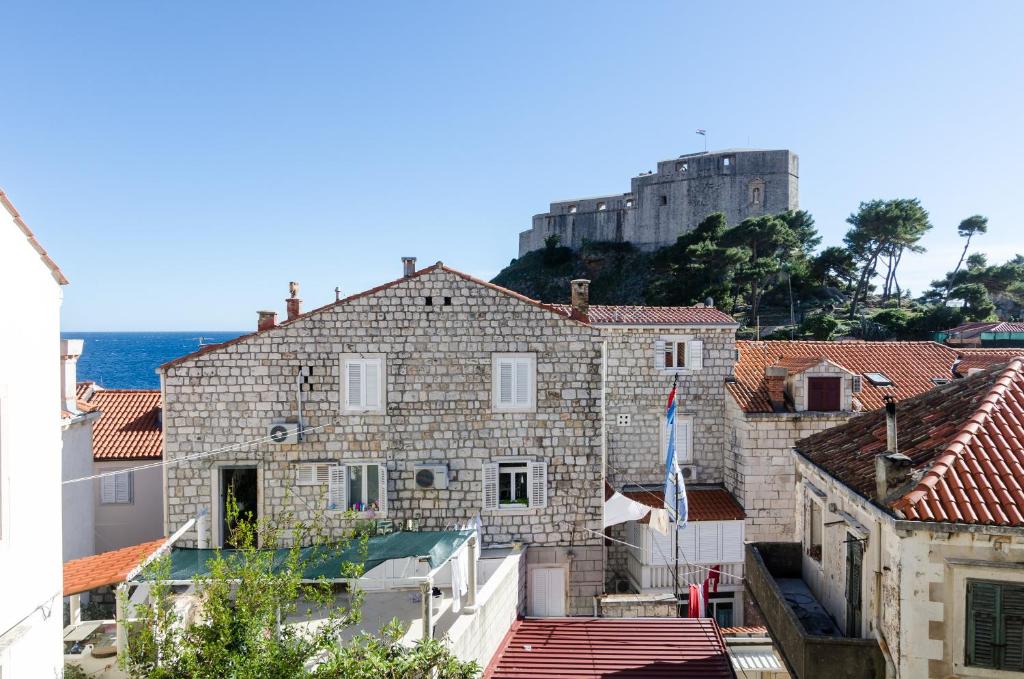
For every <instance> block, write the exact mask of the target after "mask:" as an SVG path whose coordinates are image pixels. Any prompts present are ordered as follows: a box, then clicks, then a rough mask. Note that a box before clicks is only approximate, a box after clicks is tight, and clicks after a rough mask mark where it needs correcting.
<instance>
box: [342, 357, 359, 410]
mask: <svg viewBox="0 0 1024 679" xmlns="http://www.w3.org/2000/svg"><path fill="white" fill-rule="evenodd" d="M345 405H346V406H347V407H349V408H362V407H363V364H362V363H360V362H358V361H349V362H347V363H346V364H345Z"/></svg>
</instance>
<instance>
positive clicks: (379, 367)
mask: <svg viewBox="0 0 1024 679" xmlns="http://www.w3.org/2000/svg"><path fill="white" fill-rule="evenodd" d="M341 373H342V387H341V397H342V404H343V405H344V410H345V411H347V412H371V413H372V412H383V411H384V405H385V403H384V402H385V398H386V382H385V363H384V357H383V356H381V355H376V356H373V355H370V356H367V355H365V354H363V355H351V354H346V355H344V356H342V358H341Z"/></svg>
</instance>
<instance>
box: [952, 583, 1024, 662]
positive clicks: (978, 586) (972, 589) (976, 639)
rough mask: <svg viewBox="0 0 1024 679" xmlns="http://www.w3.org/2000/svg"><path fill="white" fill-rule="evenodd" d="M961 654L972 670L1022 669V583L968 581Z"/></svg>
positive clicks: (1023, 623)
mask: <svg viewBox="0 0 1024 679" xmlns="http://www.w3.org/2000/svg"><path fill="white" fill-rule="evenodd" d="M964 653H965V655H966V657H965V658H964V662H965V663H966V664H967V665H969V666H972V667H990V668H992V669H997V670H1018V671H1020V670H1024V584H1020V583H1008V582H988V581H983V580H968V581H967V639H966V641H965V644H964Z"/></svg>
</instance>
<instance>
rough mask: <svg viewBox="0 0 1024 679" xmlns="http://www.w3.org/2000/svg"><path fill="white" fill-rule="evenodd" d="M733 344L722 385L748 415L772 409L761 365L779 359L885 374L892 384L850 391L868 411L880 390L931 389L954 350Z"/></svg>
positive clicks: (904, 394) (925, 345) (928, 345)
mask: <svg viewBox="0 0 1024 679" xmlns="http://www.w3.org/2000/svg"><path fill="white" fill-rule="evenodd" d="M736 348H737V351H738V353H739V360H738V361H737V362H736V366H735V368H734V375H735V378H736V381H735V382H730V383H728V384H727V387H728V389H729V392H730V393H731V394H732V396H733V398H734V399H736V403H737V404H739V406H740V408H742V409H743V410H744V411H746V412H748V413H770V412H773V409H772V404H771V401H770V400H769V399H768V386H767V385H766V384H765V381H764V376H765V368H768V367H769V366H773V365H779V364H780V361H783V362H786V363H789V362H799V361H798V360H797V359H801V358H807V359H809V358H824V359H827V360H829V361H832V362H833V363H835V364H837V365H839V366H842V367H843V368H844V369H846V370H849V371H850V372H852V373H854V374H857V375H862V374H864V373H867V372H882V373H885V374H886V375H888V376H889V378H891V379H892V381H893V386H891V387H875V386H873V385H872V384H871V383H870V382H869V381H868V380H866V379H865V380H862V391H861V392H860V393H859V394H855V395H854V398H855V399H856V400H857V402H858V404H859V405H860V406H861V407H862V408H863V409H866V410H872V409H874V408H880V407H881V406H882V397H883V396H884V395H885V394H892V395H893V396H895V397H896V398H898V399H904V398H909V397H911V396H916V395H917V394H920V393H923V392H925V391H928V390H929V389H931V388H932V387H934V386H935V383H934V382H932V378H933V377H934V378H941V379H950V378H951V377H952V367H953V362H954V361H955V360H956V356H957V351H956V350H954V349H951V348H949V347H946V346H943V345H941V344H937V343H935V342H860V341H857V342H815V341H809V342H805V341H791V340H774V341H763V342H753V341H738V342H736Z"/></svg>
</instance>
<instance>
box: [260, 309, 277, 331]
mask: <svg viewBox="0 0 1024 679" xmlns="http://www.w3.org/2000/svg"><path fill="white" fill-rule="evenodd" d="M256 313H258V314H259V315H260V320H259V321H258V322H257V323H256V330H257V331H259V330H270V329H271V328H273V327H276V326H277V312H276V311H257V312H256Z"/></svg>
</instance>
